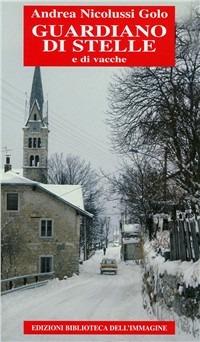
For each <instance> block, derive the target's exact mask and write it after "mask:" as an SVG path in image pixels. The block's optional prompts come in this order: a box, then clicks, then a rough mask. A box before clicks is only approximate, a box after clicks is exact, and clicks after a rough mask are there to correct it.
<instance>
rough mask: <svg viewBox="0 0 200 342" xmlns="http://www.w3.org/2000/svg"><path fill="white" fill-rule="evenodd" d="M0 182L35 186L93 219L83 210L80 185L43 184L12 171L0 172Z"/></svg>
mask: <svg viewBox="0 0 200 342" xmlns="http://www.w3.org/2000/svg"><path fill="white" fill-rule="evenodd" d="M0 182H1V184H7V185H8V184H10V185H35V186H37V187H39V188H40V189H43V190H44V191H47V192H49V193H50V194H53V195H54V196H56V197H57V198H58V199H60V200H62V201H64V202H65V203H66V204H68V205H70V206H72V207H73V208H74V209H76V210H79V211H80V212H81V213H82V214H84V215H87V216H89V217H93V215H92V214H91V213H89V212H87V211H86V210H85V209H84V203H83V195H82V188H81V186H80V185H59V184H43V183H39V182H35V181H32V180H31V179H28V178H25V177H22V176H20V175H19V174H16V173H15V172H13V171H8V172H1V173H0Z"/></svg>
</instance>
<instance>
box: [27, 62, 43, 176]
mask: <svg viewBox="0 0 200 342" xmlns="http://www.w3.org/2000/svg"><path fill="white" fill-rule="evenodd" d="M23 131H24V140H23V176H24V177H26V178H29V179H32V180H34V181H37V182H40V183H47V172H48V133H49V130H48V108H46V110H45V109H44V97H43V88H42V78H41V72H40V67H35V70H34V75H33V82H32V89H31V96H30V103H29V107H28V119H27V120H26V122H25V126H24V128H23Z"/></svg>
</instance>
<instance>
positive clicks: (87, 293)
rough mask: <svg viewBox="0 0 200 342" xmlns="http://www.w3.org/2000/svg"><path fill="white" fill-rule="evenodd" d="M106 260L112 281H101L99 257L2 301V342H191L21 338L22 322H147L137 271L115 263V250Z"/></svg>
mask: <svg viewBox="0 0 200 342" xmlns="http://www.w3.org/2000/svg"><path fill="white" fill-rule="evenodd" d="M106 256H110V257H115V258H116V259H117V260H118V265H119V272H118V274H117V275H111V274H105V275H100V272H99V263H100V261H101V259H102V257H103V253H102V251H97V252H96V254H95V255H94V256H93V257H92V258H91V259H90V260H88V261H87V262H85V263H84V264H83V265H81V267H80V275H79V276H76V275H75V276H73V277H72V278H68V279H66V280H62V281H59V280H56V279H55V280H52V281H50V282H49V283H48V284H47V285H46V286H43V287H40V288H36V289H29V290H25V291H19V292H14V293H11V294H8V295H4V296H3V297H2V339H1V341H2V342H8V341H9V342H18V341H26V342H29V341H30V342H32V341H37V342H38V341H40V342H42V341H45V342H46V341H50V342H51V341H52V342H59V341H66V342H74V341H79V342H86V341H94V342H95V341H102V342H107V341H109V342H111V341H117V342H118V341H126V342H132V341H159V342H160V341H182V342H183V341H188V342H189V341H193V338H192V337H191V336H185V335H176V336H124V335H123V336H116V335H115V336H113V335H111V336H101V335H91V336H87V335H82V336H78V335H77V336H76V335H74V336H67V335H60V336H58V335H52V336H51V335H46V336H45V335H43V336H39V335H34V336H27V335H26V336H24V335H23V331H22V329H23V321H24V320H152V319H155V318H154V317H149V316H148V315H147V313H146V311H145V310H144V309H143V306H142V295H141V287H142V279H141V275H142V270H141V268H140V266H139V265H135V264H134V263H133V262H128V263H124V262H121V261H120V258H119V256H120V247H109V248H108V250H107V253H106Z"/></svg>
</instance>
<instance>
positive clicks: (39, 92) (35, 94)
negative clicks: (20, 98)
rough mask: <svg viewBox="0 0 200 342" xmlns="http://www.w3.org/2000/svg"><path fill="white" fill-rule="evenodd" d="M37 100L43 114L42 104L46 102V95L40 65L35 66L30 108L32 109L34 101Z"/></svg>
mask: <svg viewBox="0 0 200 342" xmlns="http://www.w3.org/2000/svg"><path fill="white" fill-rule="evenodd" d="M35 101H37V103H38V105H39V108H40V113H41V114H42V106H43V102H44V97H43V88H42V78H41V72H40V67H35V71H34V75H33V83H32V89H31V97H30V110H31V109H32V107H33V103H34V102H35Z"/></svg>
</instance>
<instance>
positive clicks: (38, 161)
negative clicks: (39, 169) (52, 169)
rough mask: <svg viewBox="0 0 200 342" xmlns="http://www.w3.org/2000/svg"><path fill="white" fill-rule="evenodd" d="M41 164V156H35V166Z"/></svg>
mask: <svg viewBox="0 0 200 342" xmlns="http://www.w3.org/2000/svg"><path fill="white" fill-rule="evenodd" d="M39 165H40V158H39V156H35V166H39Z"/></svg>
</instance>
